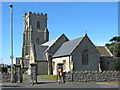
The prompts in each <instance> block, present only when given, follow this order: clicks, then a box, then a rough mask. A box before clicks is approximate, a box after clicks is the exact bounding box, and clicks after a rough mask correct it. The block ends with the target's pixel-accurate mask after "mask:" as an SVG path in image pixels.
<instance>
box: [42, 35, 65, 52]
mask: <svg viewBox="0 0 120 90" xmlns="http://www.w3.org/2000/svg"><path fill="white" fill-rule="evenodd" d="M63 35H64V34H62V35H60V36H58V37H57V38H55V39H53V40H50V41H48V42H46V43H43V44H41V46H48V48H47V49H46V50H45V52H46V51H47V50H49V48H50V47H51V46H52V45H53V44H54V43H55V42H56V41H57V40H58V39H59V38H60V37H61V36H63ZM64 36H65V35H64Z"/></svg>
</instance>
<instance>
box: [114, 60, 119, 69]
mask: <svg viewBox="0 0 120 90" xmlns="http://www.w3.org/2000/svg"><path fill="white" fill-rule="evenodd" d="M112 69H113V70H116V71H118V70H120V60H117V61H116V63H115V64H114V65H113V66H112Z"/></svg>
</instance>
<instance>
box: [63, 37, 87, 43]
mask: <svg viewBox="0 0 120 90" xmlns="http://www.w3.org/2000/svg"><path fill="white" fill-rule="evenodd" d="M83 37H85V36H81V37H78V38H75V39H73V40H69V41H66V42H64V43H68V42H70V41H74V40H77V39H79V38H83Z"/></svg>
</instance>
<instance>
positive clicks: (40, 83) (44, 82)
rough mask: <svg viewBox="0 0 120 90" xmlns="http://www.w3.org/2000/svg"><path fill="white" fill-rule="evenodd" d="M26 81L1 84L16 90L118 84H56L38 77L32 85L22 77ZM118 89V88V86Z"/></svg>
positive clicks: (116, 84) (116, 85)
mask: <svg viewBox="0 0 120 90" xmlns="http://www.w3.org/2000/svg"><path fill="white" fill-rule="evenodd" d="M24 77H25V78H28V80H27V81H26V82H24V83H2V84H1V85H2V88H4V87H16V88H118V86H119V85H120V84H119V85H118V83H99V82H98V83H95V82H84V83H65V84H58V83H56V80H48V79H43V78H40V77H38V78H37V82H38V83H37V84H34V85H32V84H31V83H30V76H29V75H24ZM119 87H120V86H119Z"/></svg>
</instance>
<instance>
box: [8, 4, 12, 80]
mask: <svg viewBox="0 0 120 90" xmlns="http://www.w3.org/2000/svg"><path fill="white" fill-rule="evenodd" d="M9 6H10V8H11V56H10V59H11V82H13V30H12V29H13V28H12V7H13V6H12V4H9Z"/></svg>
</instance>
